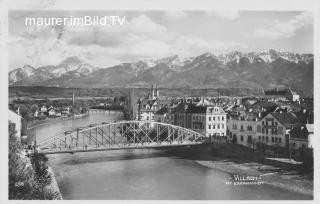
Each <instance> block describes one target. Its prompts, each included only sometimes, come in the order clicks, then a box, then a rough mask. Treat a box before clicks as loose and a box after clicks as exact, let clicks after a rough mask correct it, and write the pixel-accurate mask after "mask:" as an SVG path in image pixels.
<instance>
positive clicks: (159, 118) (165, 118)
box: [154, 106, 169, 123]
mask: <svg viewBox="0 0 320 204" xmlns="http://www.w3.org/2000/svg"><path fill="white" fill-rule="evenodd" d="M154 121H156V122H161V123H169V109H168V107H166V106H165V107H163V108H161V109H160V110H158V111H157V112H156V113H155V114H154Z"/></svg>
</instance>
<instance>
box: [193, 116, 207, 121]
mask: <svg viewBox="0 0 320 204" xmlns="http://www.w3.org/2000/svg"><path fill="white" fill-rule="evenodd" d="M192 119H193V120H198V121H205V119H206V118H205V116H195V115H194V116H193V117H192Z"/></svg>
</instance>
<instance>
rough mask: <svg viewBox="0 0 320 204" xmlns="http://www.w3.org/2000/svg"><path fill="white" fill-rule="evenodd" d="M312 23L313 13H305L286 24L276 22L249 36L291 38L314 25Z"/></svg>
mask: <svg viewBox="0 0 320 204" xmlns="http://www.w3.org/2000/svg"><path fill="white" fill-rule="evenodd" d="M312 23H313V13H312V12H303V13H301V14H299V15H296V16H295V17H294V18H293V19H291V20H288V21H286V22H281V21H279V20H274V21H273V22H271V23H270V24H268V25H265V26H261V27H259V28H257V29H255V30H254V31H253V34H252V35H249V36H250V37H251V36H252V37H256V38H270V39H279V38H290V37H293V36H294V35H295V33H296V32H297V31H298V30H299V29H302V28H304V27H305V26H307V25H312Z"/></svg>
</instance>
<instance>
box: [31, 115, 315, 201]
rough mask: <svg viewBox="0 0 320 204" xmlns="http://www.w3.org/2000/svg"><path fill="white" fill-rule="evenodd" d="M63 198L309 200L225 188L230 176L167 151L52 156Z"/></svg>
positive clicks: (55, 127) (107, 118) (260, 189)
mask: <svg viewBox="0 0 320 204" xmlns="http://www.w3.org/2000/svg"><path fill="white" fill-rule="evenodd" d="M121 119H123V116H122V114H121V113H120V112H106V113H105V114H90V115H89V116H88V117H86V118H79V119H75V120H70V121H59V122H56V123H53V124H50V125H45V126H41V127H38V128H36V129H35V130H34V131H33V134H34V135H35V136H36V138H37V140H41V139H44V138H47V137H50V136H53V135H56V134H58V133H60V132H63V131H66V130H70V129H74V128H76V127H80V126H86V125H89V124H93V123H101V122H111V121H115V120H121ZM48 158H49V165H50V166H51V167H52V168H53V171H54V173H55V175H56V179H57V182H58V184H59V187H60V191H61V193H62V196H63V198H64V199H76V200H81V199H91V200H95V199H111V200H114V199H155V200H156V199H165V200H166V199H169V200H171V199H182V200H184V199H187V200H188V199H195V200H197V199H310V198H309V197H306V196H303V195H299V194H296V193H291V192H287V191H284V190H282V189H279V188H276V187H271V186H268V185H260V186H256V185H248V186H232V185H226V182H227V181H229V178H230V176H231V175H229V174H227V173H223V172H220V171H217V170H214V169H209V168H207V167H203V166H201V165H199V164H198V163H196V161H194V160H193V159H188V158H182V157H179V156H177V155H175V154H172V152H171V151H168V150H152V149H148V150H146V149H144V150H142V149H141V150H116V151H105V152H90V153H88V152H87V153H76V154H56V155H48Z"/></svg>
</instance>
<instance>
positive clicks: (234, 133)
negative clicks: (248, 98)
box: [227, 112, 259, 148]
mask: <svg viewBox="0 0 320 204" xmlns="http://www.w3.org/2000/svg"><path fill="white" fill-rule="evenodd" d="M258 119H259V115H258V114H256V113H253V112H247V113H243V114H233V115H229V116H228V120H227V129H228V130H227V134H228V141H230V142H233V143H237V144H241V145H243V146H247V147H249V148H255V146H254V145H255V143H256V141H257V121H258Z"/></svg>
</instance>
